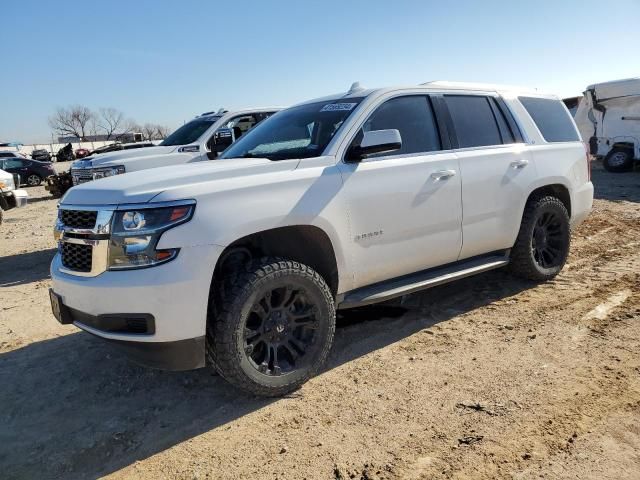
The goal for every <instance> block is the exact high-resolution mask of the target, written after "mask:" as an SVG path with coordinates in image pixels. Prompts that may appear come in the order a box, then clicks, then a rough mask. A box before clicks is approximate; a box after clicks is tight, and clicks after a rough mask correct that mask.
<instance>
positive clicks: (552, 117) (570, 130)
mask: <svg viewBox="0 0 640 480" xmlns="http://www.w3.org/2000/svg"><path fill="white" fill-rule="evenodd" d="M518 100H520V103H522V106H524V108H525V109H526V110H527V112H528V113H529V115H530V116H531V118H532V119H533V121H534V122H535V124H536V125H537V127H538V130H540V133H541V134H542V137H543V138H544V139H545V140H546V141H547V142H579V141H580V137H579V136H578V132H577V131H576V129H575V127H574V125H573V120H571V117H570V116H569V113H568V112H567V110H566V109H565V107H564V104H563V103H562V102H561V101H560V100H553V99H550V98H535V97H518Z"/></svg>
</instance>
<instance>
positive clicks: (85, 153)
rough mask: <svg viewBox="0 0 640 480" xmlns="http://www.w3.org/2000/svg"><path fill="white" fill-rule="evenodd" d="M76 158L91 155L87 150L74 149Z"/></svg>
mask: <svg viewBox="0 0 640 480" xmlns="http://www.w3.org/2000/svg"><path fill="white" fill-rule="evenodd" d="M75 153H76V158H84V157H88V156H89V155H91V150H89V149H88V148H76V152H75Z"/></svg>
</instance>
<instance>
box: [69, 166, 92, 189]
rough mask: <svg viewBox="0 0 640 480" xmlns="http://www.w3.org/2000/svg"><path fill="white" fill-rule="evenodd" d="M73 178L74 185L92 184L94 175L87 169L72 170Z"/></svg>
mask: <svg viewBox="0 0 640 480" xmlns="http://www.w3.org/2000/svg"><path fill="white" fill-rule="evenodd" d="M71 178H72V179H73V184H74V185H79V184H81V183H85V182H90V181H91V180H93V174H92V173H91V170H89V169H86V168H80V169H73V168H72V169H71Z"/></svg>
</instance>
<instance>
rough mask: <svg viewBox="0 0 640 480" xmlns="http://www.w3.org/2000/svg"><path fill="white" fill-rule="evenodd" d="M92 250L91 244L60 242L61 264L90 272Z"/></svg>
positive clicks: (79, 270) (78, 270)
mask: <svg viewBox="0 0 640 480" xmlns="http://www.w3.org/2000/svg"><path fill="white" fill-rule="evenodd" d="M92 252H93V249H92V247H91V245H80V244H77V243H67V242H62V243H61V247H60V253H61V256H62V265H64V266H65V267H66V268H68V269H69V270H75V271H76V272H90V271H91V256H92Z"/></svg>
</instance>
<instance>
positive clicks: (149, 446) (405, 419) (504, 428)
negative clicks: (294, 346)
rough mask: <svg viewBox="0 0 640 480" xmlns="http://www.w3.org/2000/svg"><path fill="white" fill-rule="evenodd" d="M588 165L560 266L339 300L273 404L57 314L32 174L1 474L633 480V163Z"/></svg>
mask: <svg viewBox="0 0 640 480" xmlns="http://www.w3.org/2000/svg"><path fill="white" fill-rule="evenodd" d="M593 179H594V184H595V186H596V200H595V206H594V210H593V213H592V214H591V216H590V217H589V219H588V221H587V222H586V223H585V224H583V225H582V226H581V227H579V228H578V229H577V230H576V231H575V232H574V233H573V239H572V242H573V243H572V250H571V257H570V260H569V262H568V264H567V266H566V268H565V269H564V271H563V272H562V274H561V275H560V276H558V277H557V279H556V280H555V281H553V282H550V283H546V284H538V285H536V284H532V283H526V282H523V281H520V280H516V279H514V278H512V277H510V276H509V275H508V274H506V273H505V272H503V271H494V272H490V273H487V274H483V275H481V276H477V277H475V278H469V279H466V280H463V281H460V282H458V283H454V284H450V285H447V286H443V287H439V288H435V289H432V290H429V291H426V292H423V293H420V294H415V295H412V296H409V297H405V298H404V299H403V301H402V304H401V305H398V306H383V307H380V306H378V307H368V308H362V309H359V310H356V311H350V312H346V313H343V314H340V318H339V322H338V325H339V326H338V331H337V333H336V345H335V347H334V349H333V352H332V355H331V359H330V363H329V366H328V368H327V369H326V371H325V372H324V373H323V374H322V375H320V376H318V377H317V378H315V379H313V380H312V381H310V382H309V383H308V384H306V385H305V386H304V387H303V388H302V389H301V390H300V391H299V392H297V393H296V394H294V395H291V396H290V397H287V398H282V399H276V400H274V399H271V400H265V399H260V398H254V397H248V396H246V395H243V394H241V393H239V392H238V391H236V390H234V389H233V388H232V387H230V386H229V385H227V384H226V383H225V382H224V381H223V380H222V379H221V378H220V377H216V376H214V375H212V374H211V372H210V371H209V370H207V369H203V370H199V371H194V372H187V373H167V372H160V371H154V370H148V369H144V368H142V367H138V366H136V365H133V364H131V363H129V362H128V361H126V360H125V359H124V358H121V357H120V356H119V355H118V353H117V352H114V351H112V349H111V348H110V347H109V345H108V344H106V343H104V342H102V341H101V340H100V339H97V338H94V337H92V336H90V335H88V334H86V333H82V332H80V331H79V330H78V329H77V328H75V327H73V326H61V325H59V324H57V323H56V321H55V320H54V318H53V316H52V315H51V313H50V307H49V300H48V294H47V289H48V287H49V285H50V279H49V273H48V266H49V262H50V259H51V257H52V256H53V254H54V249H55V243H54V241H53V238H52V231H51V227H52V225H53V221H54V217H55V209H56V201H55V200H53V199H50V197H48V196H47V192H45V191H44V189H43V188H42V187H38V188H31V189H29V192H30V194H31V202H30V205H29V206H28V207H27V208H25V209H22V210H13V211H10V212H7V214H6V222H5V223H4V224H3V225H2V226H0V477H1V478H5V479H14V478H20V479H22V478H25V479H26V478H39V479H41V478H79V479H87V478H96V477H103V476H108V477H111V478H115V479H124V478H143V479H158V478H185V479H204V478H210V479H217V478H221V479H237V478H247V479H258V478H259V479H262V478H268V479H275V478H278V479H302V478H306V479H351V478H355V479H369V480H371V479H432V478H453V479H462V478H500V479H502V478H514V479H530V478H553V479H555V478H577V479H616V480H619V479H639V478H640V356H639V352H640V255H639V254H640V172H637V171H636V172H633V173H627V174H618V175H614V174H608V173H606V172H604V171H603V170H602V169H601V168H600V167H599V166H597V165H596V166H594V172H593ZM114 301H117V299H114Z"/></svg>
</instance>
